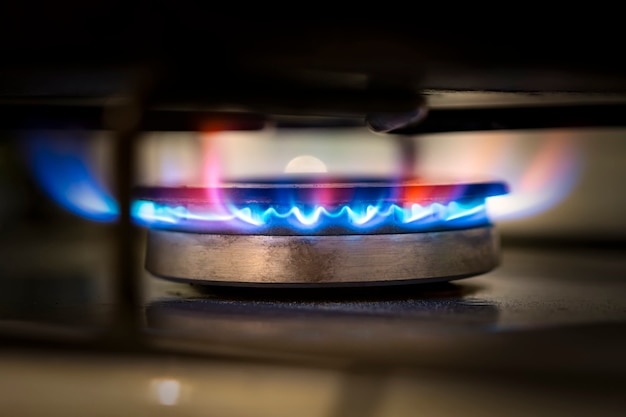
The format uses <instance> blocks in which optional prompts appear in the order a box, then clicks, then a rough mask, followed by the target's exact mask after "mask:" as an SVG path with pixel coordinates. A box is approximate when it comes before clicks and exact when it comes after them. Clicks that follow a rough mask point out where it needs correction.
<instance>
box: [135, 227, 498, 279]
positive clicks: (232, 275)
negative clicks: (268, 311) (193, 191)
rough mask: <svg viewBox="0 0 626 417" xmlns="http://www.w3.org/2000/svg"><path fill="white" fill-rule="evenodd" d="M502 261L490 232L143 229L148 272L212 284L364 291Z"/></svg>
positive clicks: (484, 268) (468, 272)
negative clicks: (300, 233)
mask: <svg viewBox="0 0 626 417" xmlns="http://www.w3.org/2000/svg"><path fill="white" fill-rule="evenodd" d="M499 260H500V252H499V239H498V236H497V233H496V232H495V230H494V228H493V227H492V226H484V227H477V228H472V229H464V230H450V231H442V232H427V233H407V234H378V235H328V236H262V235H220V234H201V233H186V232H179V231H168V230H157V229H152V230H149V231H148V245H147V254H146V269H147V270H148V271H149V272H150V273H152V274H154V275H156V276H159V277H161V278H165V279H170V280H175V281H182V282H190V283H196V284H210V285H246V286H280V287H285V286H304V287H307V286H308V287H315V286H357V285H358V286H363V285H389V284H402V283H413V282H420V283H423V282H440V281H451V280H455V279H460V278H465V277H469V276H474V275H479V274H482V273H485V272H489V271H490V270H492V269H493V268H495V267H496V266H498V264H499Z"/></svg>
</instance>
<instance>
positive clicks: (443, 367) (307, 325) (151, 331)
mask: <svg viewBox="0 0 626 417" xmlns="http://www.w3.org/2000/svg"><path fill="white" fill-rule="evenodd" d="M93 236H99V237H98V238H94V239H91V240H89V239H86V238H85V236H84V235H81V236H80V239H75V240H74V242H75V243H76V242H82V249H81V248H79V246H74V247H75V249H76V251H77V252H75V253H83V252H84V253H98V254H99V255H98V256H95V257H92V259H88V258H86V257H85V256H80V257H76V258H75V259H74V263H73V264H72V261H71V260H68V262H67V263H65V267H64V268H60V269H59V270H57V271H55V270H54V268H51V269H50V273H49V274H48V275H47V276H45V275H37V274H31V273H30V272H28V271H26V269H27V268H25V267H24V268H22V272H24V274H23V276H22V277H21V279H20V281H11V280H10V279H7V277H8V276H7V275H3V276H4V277H5V278H3V281H2V283H3V290H2V294H3V300H5V301H6V300H18V299H20V297H21V300H22V301H21V303H22V304H20V303H18V302H17V301H14V302H13V303H11V302H8V303H3V304H2V305H3V306H4V307H3V308H4V311H3V312H2V318H1V319H0V329H1V330H0V337H2V346H3V348H2V350H1V351H0V353H1V354H0V362H2V368H3V369H4V371H3V376H2V378H0V387H1V388H2V389H0V392H2V395H1V398H2V403H3V404H4V409H6V410H16V411H20V412H23V413H24V412H25V413H26V414H29V413H30V414H31V415H41V413H42V410H43V409H46V408H50V409H53V410H54V412H58V413H66V415H67V414H68V413H69V414H72V413H74V414H76V415H78V414H80V413H81V412H88V410H89V411H93V410H91V408H93V407H95V408H97V412H96V414H95V415H99V414H98V413H100V414H102V415H106V413H109V415H110V413H111V412H113V413H115V412H119V411H129V410H132V411H134V412H136V414H139V415H143V414H146V415H147V414H148V413H154V412H157V414H158V413H159V412H167V411H168V410H169V408H168V407H170V406H174V407H179V408H178V410H179V411H181V412H186V413H188V414H189V415H200V414H202V413H206V410H207V408H206V407H216V408H214V409H215V410H220V411H221V412H220V414H222V415H240V414H250V413H254V414H257V415H293V413H295V412H298V413H300V414H302V415H331V416H332V415H361V416H364V415H372V416H375V415H414V414H415V412H428V413H430V414H436V415H458V414H460V413H469V414H477V415H478V414H480V415H503V414H506V415H523V414H528V413H531V412H532V413H540V412H541V411H546V412H547V413H548V414H550V415H569V416H572V415H583V414H589V413H594V414H595V415H620V414H621V412H622V411H623V409H624V406H625V405H626V400H624V398H623V395H622V393H623V388H624V377H625V375H626V362H624V360H623V352H624V351H626V336H625V335H626V332H625V330H626V298H625V297H624V295H625V294H626V281H624V271H626V259H625V258H624V257H623V248H621V247H613V246H608V247H582V246H564V245H563V246H552V245H547V244H546V245H545V246H537V245H536V244H535V245H531V246H527V245H522V244H515V242H506V241H505V242H504V245H503V246H504V250H503V259H502V265H501V266H500V267H499V268H498V269H496V270H494V271H492V272H489V273H487V274H485V275H482V276H478V277H474V278H469V279H465V280H459V281H457V282H454V283H448V284H439V285H413V286H393V287H388V288H364V289H354V288H352V289H348V288H344V289H337V288H335V289H324V290H321V289H320V290H312V289H301V290H294V289H289V290H277V289H268V290H259V289H254V290H252V289H250V290H245V289H242V288H223V287H194V286H191V285H187V284H180V283H174V282H168V281H163V280H159V279H155V278H152V277H151V276H149V275H148V274H147V273H146V272H142V273H143V281H144V284H145V288H144V290H145V291H144V308H143V311H142V312H141V316H142V323H143V324H142V330H141V332H140V334H139V337H138V338H137V339H134V340H133V341H131V339H133V337H131V336H129V335H122V334H117V335H110V334H107V332H106V329H107V325H108V323H109V322H110V319H111V317H112V311H113V310H114V308H113V307H114V306H113V305H112V304H111V303H110V299H107V294H106V291H102V289H103V288H104V287H102V280H103V276H102V275H103V271H105V270H106V265H107V263H106V260H105V259H100V261H101V262H102V263H101V264H98V263H97V260H96V258H100V257H104V256H105V255H103V253H105V251H95V252H94V250H95V249H97V247H98V246H97V245H98V244H101V243H99V242H101V240H102V239H100V238H101V237H102V236H101V235H98V234H97V233H96V234H95V235H93V234H92V237H93ZM75 237H76V236H75ZM23 238H24V239H25V240H24V243H23V245H27V246H28V247H29V248H31V250H32V251H38V254H39V255H41V258H39V259H40V262H43V263H45V262H46V257H48V259H47V260H50V259H51V258H54V257H57V259H56V261H54V262H50V265H58V262H59V259H58V255H59V252H62V253H66V254H67V253H68V251H67V250H66V249H68V247H64V248H57V253H55V252H54V250H51V248H52V246H53V245H54V243H53V242H48V244H42V245H41V247H40V248H39V249H38V248H36V247H34V246H33V245H32V242H28V241H27V238H26V237H25V236H23ZM70 241H71V239H70V238H68V240H66V242H70ZM87 242H91V243H90V244H87ZM57 244H58V243H57ZM23 245H20V243H19V241H18V242H17V243H14V244H13V245H12V246H11V247H8V246H7V245H3V250H5V253H6V254H7V255H10V256H6V257H3V259H2V261H3V265H2V267H3V269H4V270H5V271H6V270H7V268H8V267H9V264H11V265H13V266H14V269H13V271H12V272H13V273H12V275H11V276H12V277H18V276H20V274H19V273H18V270H17V268H16V267H15V265H17V264H19V262H18V261H20V258H25V257H27V255H26V254H25V251H24V250H23V249H24V246H23ZM51 245H52V246H51ZM68 245H69V243H68ZM70 246H71V245H70ZM100 249H101V248H100ZM138 250H139V249H138ZM80 251H82V252H80ZM30 255H31V256H32V254H30ZM79 259H82V261H80V262H83V263H82V264H81V263H80V262H79V261H78V260H79ZM87 264H89V265H92V266H95V265H99V267H98V268H91V269H89V268H85V266H87ZM25 265H27V264H25ZM30 267H31V269H32V265H31V266H30ZM138 269H139V270H143V268H141V266H138ZM60 270H64V271H66V272H67V271H68V270H73V271H83V272H84V273H85V274H84V275H81V274H80V273H76V274H67V273H66V272H63V273H61V272H59V271H60ZM31 272H32V271H31ZM94 272H95V273H94ZM52 288H56V290H55V291H51V289H52ZM98 288H99V289H100V291H98ZM25 294H26V295H27V296H26V297H24V295H25ZM18 295H19V296H20V297H18ZM53 381H54V383H53ZM168 387H169V388H168ZM174 388H175V389H174ZM168 390H169V391H168ZM172 390H173V391H172ZM170 391H172V392H174V391H175V392H176V393H177V394H176V395H175V396H174V394H172V392H170ZM11 393H29V394H28V395H26V394H19V395H14V394H11ZM168 393H169V394H168ZM33 396H34V397H35V398H37V400H36V401H34V402H33V401H32V398H33ZM84 398H89V401H84ZM168 398H169V400H168ZM172 398H174V400H172ZM168 401H170V402H171V401H173V402H174V404H173V405H169V406H168V405H167V404H168ZM53 406H54V407H53ZM81 410H82V411H81ZM164 410H165V411H164ZM77 413H78V414H77ZM53 414H54V413H53Z"/></svg>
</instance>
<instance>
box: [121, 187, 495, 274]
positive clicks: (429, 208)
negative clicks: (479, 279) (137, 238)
mask: <svg viewBox="0 0 626 417" xmlns="http://www.w3.org/2000/svg"><path fill="white" fill-rule="evenodd" d="M506 192H507V187H506V185H505V184H503V183H500V182H476V183H463V184H454V183H447V184H432V183H423V182H419V181H417V180H416V181H403V182H400V183H394V182H385V181H379V180H364V179H361V180H359V181H341V180H334V181H325V182H320V180H319V179H308V180H303V179H300V180H297V181H294V180H285V181H271V182H267V181H265V182H264V181H256V182H250V181H246V182H235V183H228V184H222V185H220V186H219V187H205V188H197V187H180V188H168V187H140V188H137V189H136V193H135V195H136V200H135V202H134V204H133V216H134V218H135V220H136V221H137V222H139V223H140V224H143V225H147V226H149V230H148V245H147V254H146V268H147V270H148V271H149V272H151V273H152V274H154V275H156V276H159V277H162V278H166V279H172V280H179V281H187V282H193V283H206V284H224V285H265V286H268V285H269V286H271V285H280V286H285V285H297V286H307V285H309V286H318V285H329V286H335V285H339V286H349V285H359V286H361V285H383V284H385V285H387V284H393V283H408V282H417V281H418V282H434V281H450V280H454V279H459V278H464V277H469V276H473V275H477V274H481V273H485V272H488V271H489V270H491V269H493V268H494V267H496V266H497V264H498V262H499V242H498V237H497V234H496V232H495V230H494V228H493V226H492V225H491V223H490V221H489V219H488V217H487V213H486V209H485V201H486V198H488V197H491V196H496V195H501V194H505V193H506Z"/></svg>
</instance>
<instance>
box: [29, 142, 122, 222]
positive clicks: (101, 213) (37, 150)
mask: <svg viewBox="0 0 626 417" xmlns="http://www.w3.org/2000/svg"><path fill="white" fill-rule="evenodd" d="M25 146H26V147H25V153H26V157H27V159H28V161H29V164H30V166H31V168H32V171H33V175H34V177H35V179H36V180H37V182H38V183H39V185H40V186H41V187H42V188H43V190H44V191H45V192H46V193H47V194H48V195H49V196H50V197H51V198H52V199H54V200H55V201H56V202H57V203H58V204H60V205H61V206H62V207H64V208H65V209H67V210H69V211H71V212H72V213H74V214H77V215H79V216H81V217H85V218H87V219H90V220H95V221H102V222H111V221H114V220H115V219H117V217H118V215H119V208H118V204H117V202H116V201H115V199H114V198H113V197H112V196H111V195H110V194H109V192H108V191H107V190H106V189H105V188H104V187H103V186H102V184H101V183H100V182H99V181H98V180H97V178H96V177H95V176H94V175H93V173H92V171H91V170H90V168H89V164H88V157H87V156H88V154H87V141H86V139H85V138H80V137H75V136H63V137H43V135H34V136H31V137H29V140H27V141H26V142H25Z"/></svg>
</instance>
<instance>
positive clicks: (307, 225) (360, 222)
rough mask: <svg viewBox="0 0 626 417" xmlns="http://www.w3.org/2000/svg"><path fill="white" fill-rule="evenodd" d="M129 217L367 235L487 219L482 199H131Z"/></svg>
mask: <svg viewBox="0 0 626 417" xmlns="http://www.w3.org/2000/svg"><path fill="white" fill-rule="evenodd" d="M131 212H132V216H133V218H135V220H136V221H137V222H138V223H140V224H143V225H145V226H148V227H153V228H164V229H175V230H188V231H200V232H223V231H225V230H231V231H239V232H245V233H264V232H266V231H269V230H277V229H280V228H285V229H288V230H291V231H294V232H305V233H312V232H321V231H324V230H335V231H338V232H340V231H342V232H344V233H345V232H355V233H367V232H376V231H380V230H389V231H393V232H420V231H432V230H449V229H459V228H467V227H477V226H483V225H486V224H488V223H489V220H488V218H487V213H486V209H485V204H484V200H475V201H468V202H450V203H448V204H440V203H432V204H429V205H420V204H412V205H409V206H406V207H401V206H398V205H396V204H387V205H382V204H381V205H360V206H359V205H356V204H355V205H354V206H350V205H342V206H339V207H336V208H335V209H328V208H326V207H323V206H320V205H315V206H311V207H304V206H282V207H266V206H261V205H255V204H252V205H248V206H246V207H235V206H229V207H228V210H225V211H222V210H220V211H219V212H217V211H211V210H210V209H206V208H204V209H202V208H200V209H198V208H195V209H194V208H193V207H185V206H182V205H178V206H169V205H166V204H162V203H157V202H154V201H147V200H138V201H135V202H134V203H133V206H132V209H131Z"/></svg>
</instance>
